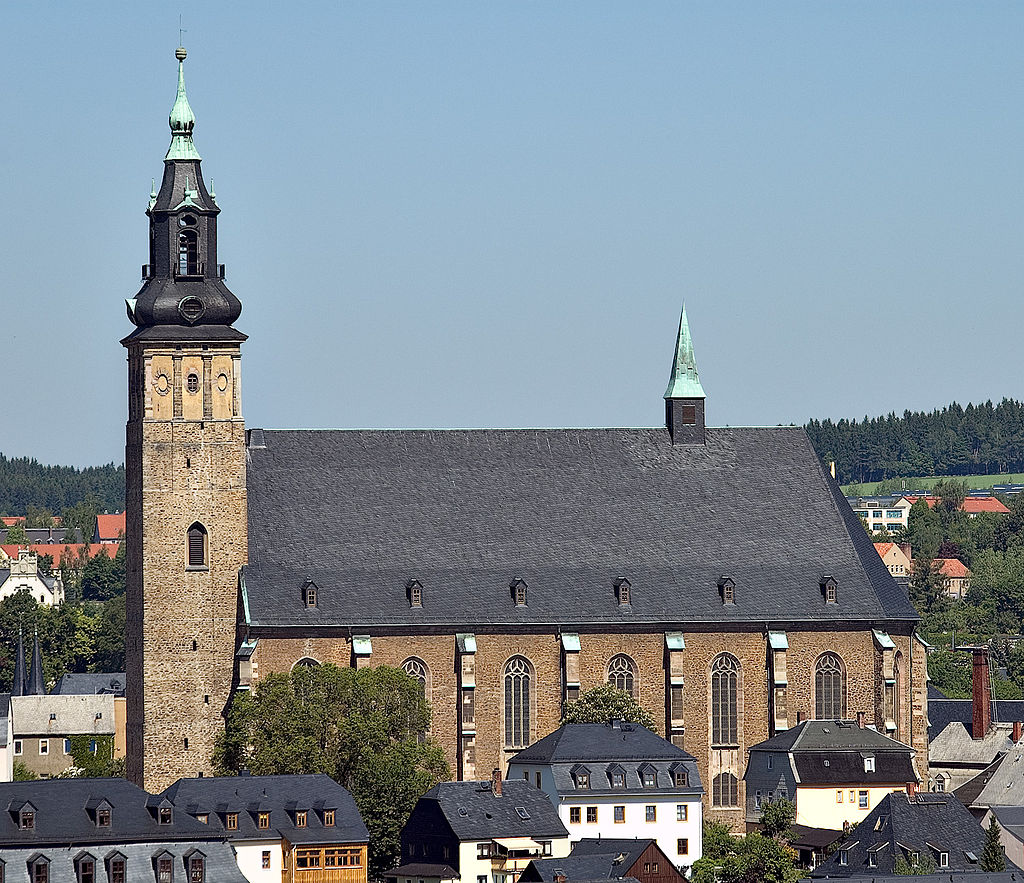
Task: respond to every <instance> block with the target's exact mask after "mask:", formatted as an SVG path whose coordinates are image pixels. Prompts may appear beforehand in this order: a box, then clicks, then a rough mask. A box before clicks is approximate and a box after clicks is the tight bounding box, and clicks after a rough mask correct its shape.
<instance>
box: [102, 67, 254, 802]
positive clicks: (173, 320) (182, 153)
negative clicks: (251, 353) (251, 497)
mask: <svg viewBox="0 0 1024 883" xmlns="http://www.w3.org/2000/svg"><path fill="white" fill-rule="evenodd" d="M185 55H186V53H185V50H184V49H180V48H179V49H178V50H177V51H176V52H175V57H176V58H177V60H178V94H177V98H176V99H175V102H174V106H173V108H172V109H171V115H170V126H171V146H170V148H169V149H168V151H167V155H166V156H165V157H164V172H163V180H162V181H161V184H160V190H159V192H157V190H156V187H155V186H154V188H153V192H152V193H151V194H150V199H149V207H148V209H147V211H146V214H147V215H148V216H149V263H148V264H147V265H146V266H145V267H143V271H142V276H143V285H142V288H141V289H140V291H139V293H138V294H137V295H136V296H135V297H134V298H132V299H130V300H128V301H127V306H128V318H129V319H130V320H131V321H132V323H133V324H134V325H135V326H136V329H135V330H134V331H133V332H132V333H131V334H130V335H128V337H126V338H125V339H124V340H122V341H121V343H122V344H123V345H124V346H125V347H126V348H127V350H128V425H127V432H126V443H125V464H126V470H127V499H126V506H127V512H128V516H127V519H128V520H127V542H128V562H127V563H128V578H127V593H128V597H127V606H128V610H127V617H128V625H127V644H126V666H127V700H128V701H127V706H128V707H127V711H128V777H129V778H130V779H131V780H132V781H133V782H135V783H136V784H138V785H141V786H143V787H145V788H147V789H148V790H150V791H153V790H159V789H162V788H164V787H166V786H167V785H169V784H170V783H171V782H173V781H174V780H175V779H177V778H179V777H181V776H195V775H202V774H207V775H209V774H210V773H211V765H210V757H211V753H212V750H213V745H214V740H215V738H216V736H217V734H218V732H220V730H221V729H222V727H223V715H224V711H225V707H226V705H227V702H228V699H229V696H230V691H231V680H232V669H233V658H234V643H235V621H236V607H237V598H238V573H239V570H240V568H241V567H242V566H243V565H244V564H245V563H246V556H247V528H246V495H245V426H244V423H243V421H242V407H241V344H242V342H243V341H244V340H245V339H246V337H245V335H244V334H242V333H241V332H239V331H236V330H235V329H234V328H232V327H231V326H232V323H233V322H234V321H235V320H236V319H237V318H238V317H239V315H240V314H241V312H242V305H241V303H240V302H239V300H238V298H236V297H235V296H234V295H233V294H232V293H231V292H230V291H229V290H228V288H227V286H226V285H225V284H224V265H223V264H219V263H217V215H218V214H219V213H220V209H219V208H218V207H217V203H216V201H215V197H214V194H213V193H212V192H211V191H210V190H208V189H207V187H206V184H205V183H204V182H203V176H202V171H201V170H200V159H199V154H198V152H197V151H196V148H195V145H194V144H193V142H192V129H193V127H194V125H195V116H194V115H193V113H192V108H191V107H189V103H188V97H187V96H186V94H185V71H184V62H185Z"/></svg>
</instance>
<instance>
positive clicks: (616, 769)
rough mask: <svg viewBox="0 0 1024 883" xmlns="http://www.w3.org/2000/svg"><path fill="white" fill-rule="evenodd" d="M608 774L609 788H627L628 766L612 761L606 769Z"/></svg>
mask: <svg viewBox="0 0 1024 883" xmlns="http://www.w3.org/2000/svg"><path fill="white" fill-rule="evenodd" d="M605 772H606V773H607V775H608V787H609V788H625V787H626V768H625V767H623V766H622V765H621V764H617V763H610V764H608V768H607V769H606V770H605Z"/></svg>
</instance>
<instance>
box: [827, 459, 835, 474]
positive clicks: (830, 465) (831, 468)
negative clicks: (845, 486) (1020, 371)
mask: <svg viewBox="0 0 1024 883" xmlns="http://www.w3.org/2000/svg"><path fill="white" fill-rule="evenodd" d="M828 471H829V475H831V476H832V477H833V478H835V477H836V461H835V460H829V461H828Z"/></svg>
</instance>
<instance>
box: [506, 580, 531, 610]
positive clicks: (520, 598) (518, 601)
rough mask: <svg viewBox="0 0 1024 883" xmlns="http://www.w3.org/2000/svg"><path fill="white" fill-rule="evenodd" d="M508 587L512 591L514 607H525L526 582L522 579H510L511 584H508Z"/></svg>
mask: <svg viewBox="0 0 1024 883" xmlns="http://www.w3.org/2000/svg"><path fill="white" fill-rule="evenodd" d="M509 589H511V591H512V602H513V603H514V604H515V605H516V607H525V606H526V589H527V585H526V583H525V582H524V581H523V580H521V579H518V578H516V579H514V580H512V582H511V584H510V585H509Z"/></svg>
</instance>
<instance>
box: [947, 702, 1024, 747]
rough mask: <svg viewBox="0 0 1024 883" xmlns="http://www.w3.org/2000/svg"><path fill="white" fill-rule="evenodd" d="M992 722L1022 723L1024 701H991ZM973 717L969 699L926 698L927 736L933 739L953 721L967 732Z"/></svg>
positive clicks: (971, 704) (972, 706)
mask: <svg viewBox="0 0 1024 883" xmlns="http://www.w3.org/2000/svg"><path fill="white" fill-rule="evenodd" d="M990 708H991V709H992V720H993V722H999V721H1006V722H1008V723H1013V722H1014V721H1024V699H999V700H995V699H993V700H992V703H991V705H990ZM973 716H974V705H973V703H972V700H970V699H945V698H939V697H932V696H931V695H929V696H928V735H929V737H930V738H934V737H935V736H936V735H937V734H939V733H941V732H942V731H943V730H944V729H945V728H946V727H948V726H949V725H950V724H951V723H953V722H954V721H959V722H960V723H962V724H963V725H964V727H965V728H966V729H967V731H968V732H970V730H971V721H972V719H973Z"/></svg>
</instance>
